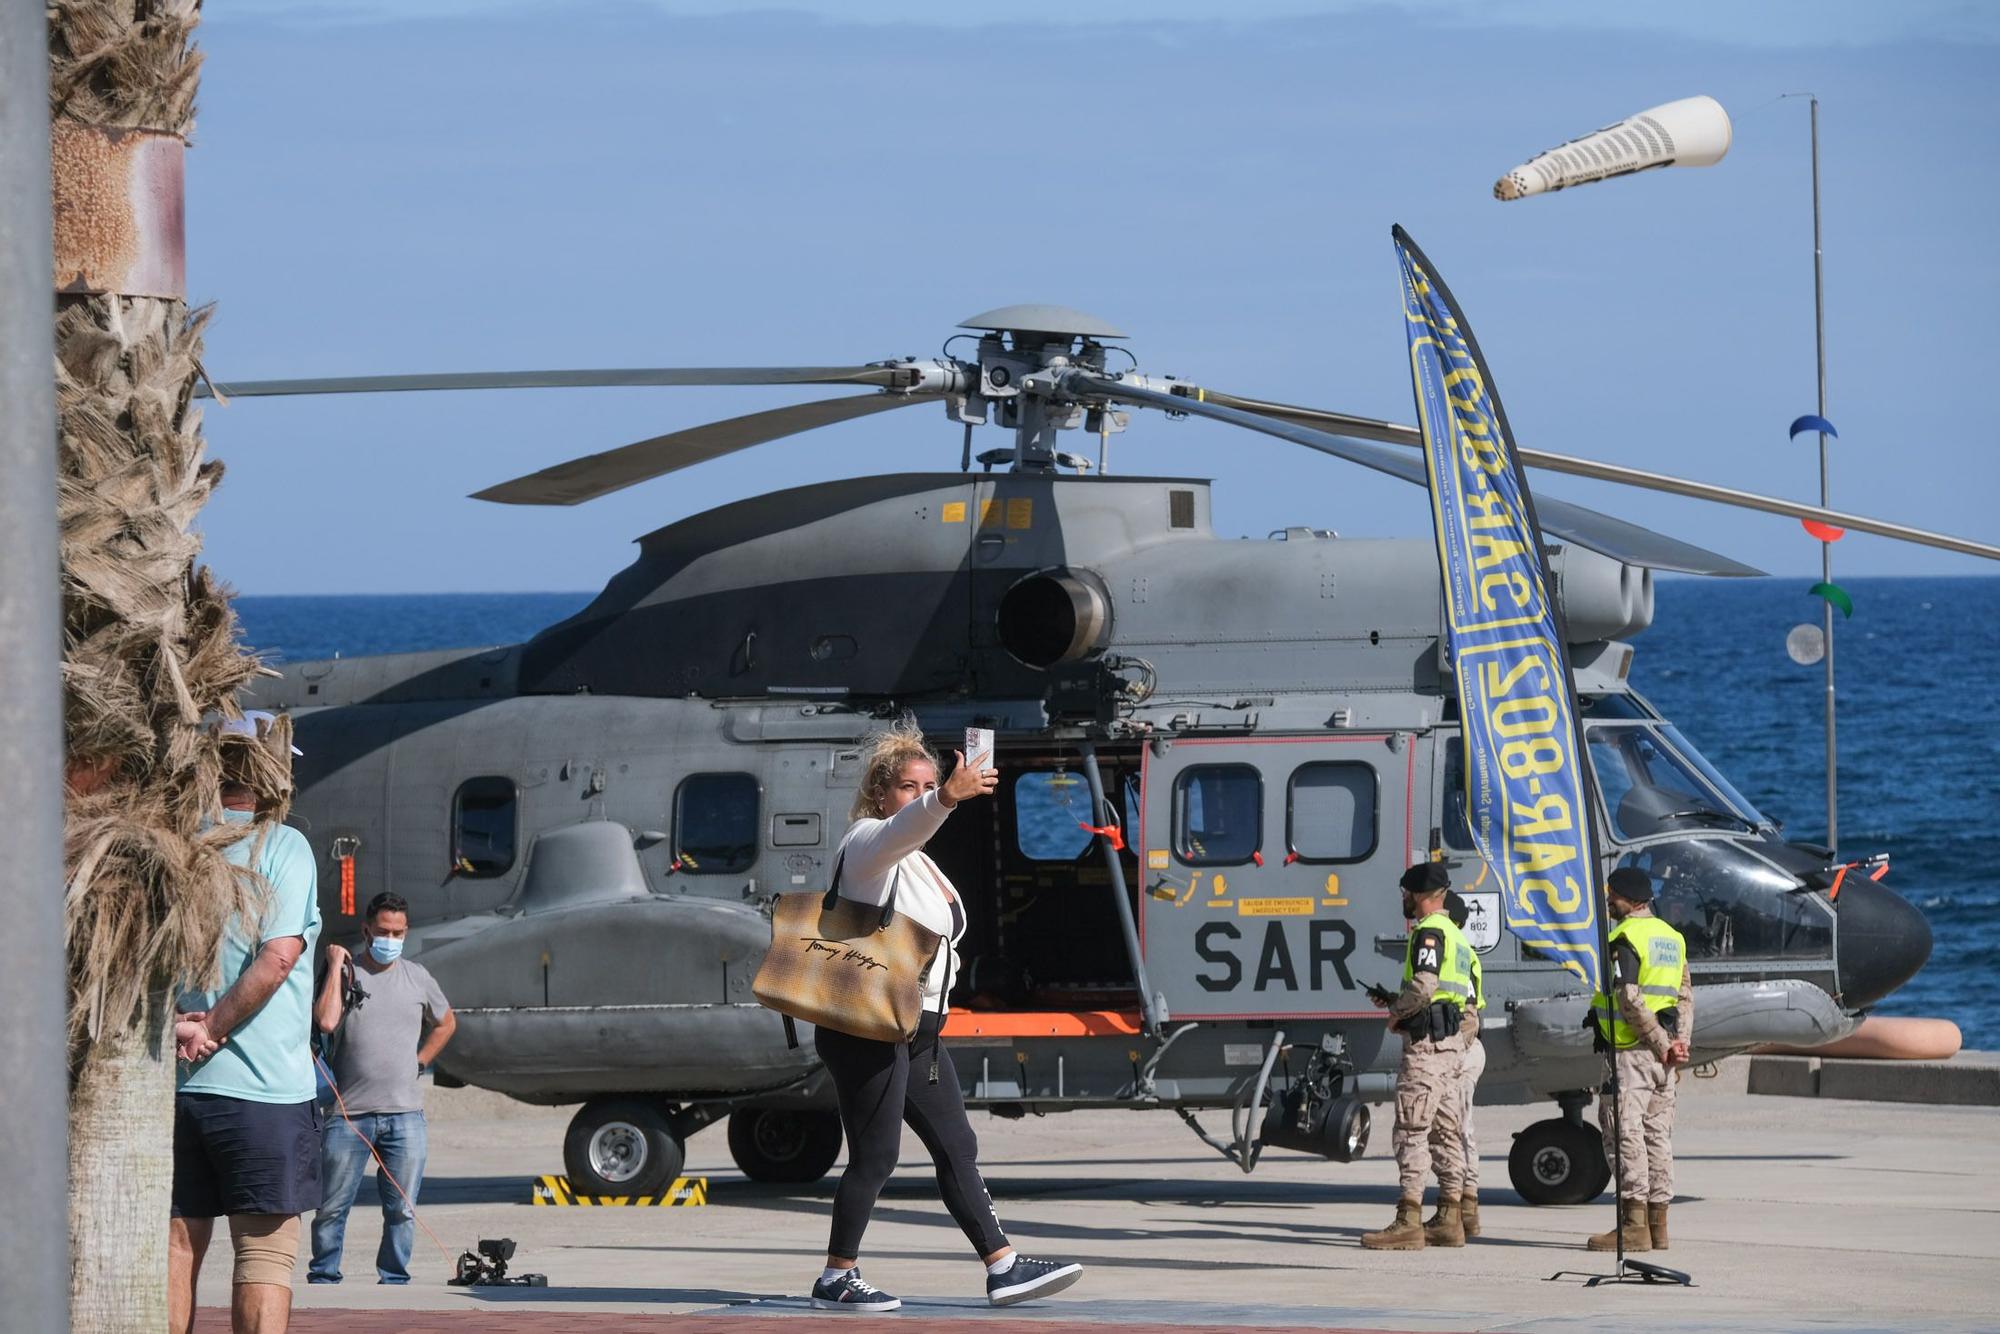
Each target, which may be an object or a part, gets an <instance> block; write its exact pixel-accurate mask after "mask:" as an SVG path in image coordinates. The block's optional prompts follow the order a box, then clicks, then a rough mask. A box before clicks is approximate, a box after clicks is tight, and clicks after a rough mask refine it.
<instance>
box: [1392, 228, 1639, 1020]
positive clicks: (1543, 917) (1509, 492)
mask: <svg viewBox="0 0 2000 1334" xmlns="http://www.w3.org/2000/svg"><path fill="white" fill-rule="evenodd" d="M1393 235H1394V237H1395V242H1396V254H1397V258H1398V259H1399V260H1400V261H1401V262H1402V268H1403V314H1404V317H1405V321H1406V323H1405V328H1406V331H1407V332H1408V334H1409V340H1410V378H1411V381H1412V383H1413V385H1414V387H1415V389H1416V398H1417V420H1418V423H1419V424H1420V426H1421V427H1422V429H1423V437H1424V471H1425V472H1426V474H1427V475H1428V479H1429V482H1430V495H1431V517H1432V519H1433V521H1434V523H1435V526H1436V530H1437V544H1438V566H1439V569H1440V571H1441V572H1442V573H1443V576H1444V605H1445V621H1446V627H1447V636H1446V640H1447V648H1448V650H1449V653H1450V658H1451V665H1452V670H1453V673H1454V674H1455V676H1456V677H1457V681H1458V702H1459V716H1460V719H1461V725H1462V726H1463V728H1464V736H1465V757H1466V763H1465V785H1466V793H1465V797H1466V803H1465V809H1466V816H1467V822H1468V823H1469V824H1470V825H1471V827H1472V837H1473V841H1474V843H1475V844H1477V845H1478V848H1479V852H1480V854H1481V855H1482V856H1484V857H1485V858H1486V860H1487V862H1488V863H1489V864H1490V865H1491V866H1492V867H1493V868H1494V871H1495V872H1496V873H1497V874H1498V876H1499V878H1500V884H1501V888H1502V890H1503V891H1504V893H1503V896H1502V897H1503V899H1504V901H1505V903H1506V915H1507V926H1508V928H1509V929H1510V930H1512V931H1513V932H1514V934H1515V935H1516V936H1518V937H1519V938H1520V939H1521V941H1522V943H1524V944H1527V945H1531V946H1533V947H1534V948H1535V949H1537V950H1539V951H1541V952H1542V953H1544V954H1547V955H1549V956H1550V957H1552V958H1555V959H1557V960H1558V961H1560V962H1561V963H1562V964H1563V966H1564V967H1566V968H1568V969H1569V970H1570V971H1572V972H1574V973H1575V974H1576V975H1577V977H1578V979H1579V980H1581V981H1583V982H1585V983H1588V984H1590V985H1592V986H1597V985H1599V983H1600V980H1601V979H1602V972H1603V957H1604V953H1603V924H1602V920H1601V919H1602V916H1603V914H1602V912H1601V910H1600V907H1599V899H1598V872H1597V865H1598V863H1597V856H1596V840H1595V839H1594V838H1593V837H1592V834H1591V813H1590V803H1589V801H1588V799H1587V794H1588V793H1589V791H1590V777H1589V774H1588V772H1587V764H1588V761H1587V759H1586V758H1585V756H1586V752H1585V750H1584V748H1583V745H1582V733H1581V730H1580V728H1579V727H1578V725H1577V708H1576V696H1575V691H1574V687H1573V686H1572V683H1571V679H1570V673H1569V654H1568V651H1567V650H1566V648H1565V647H1564V645H1565V642H1566V641H1565V636H1564V631H1563V624H1562V610H1561V608H1560V607H1559V606H1557V605H1556V604H1555V603H1554V602H1553V601H1552V600H1551V598H1550V596H1549V590H1550V587H1551V583H1552V581H1551V579H1550V577H1549V565H1548V553H1547V552H1545V551H1544V550H1543V549H1542V541H1541V530H1540V528H1539V527H1538V525H1537V524H1536V522H1535V507H1534V500H1533V499H1532V498H1531V497H1530V496H1529V494H1528V480H1527V478H1526V477H1525V476H1523V475H1522V471H1521V463H1520V459H1519V458H1518V457H1517V456H1516V455H1515V453H1514V444H1513V433H1512V432H1511V431H1509V430H1508V429H1507V418H1506V414H1505V413H1504V412H1503V411H1502V410H1501V407H1500V397H1499V394H1498V393H1497V392H1496V391H1495V390H1494V388H1493V380H1492V376H1491V375H1490V374H1489V373H1488V372H1487V369H1486V362H1485V360H1484V358H1482V357H1481V356H1480V355H1479V345H1478V344H1477V343H1475V342H1474V341H1473V338H1472V330H1471V329H1470V328H1469V327H1467V325H1466V323H1465V319H1464V317H1463V316H1462V315H1461V314H1460V312H1459V309H1458V303H1457V302H1455V301H1453V300H1452V297H1451V293H1450V292H1449V291H1448V290H1446V288H1445V285H1444V284H1443V283H1442V282H1441V281H1439V279H1438V277H1437V273H1436V271H1435V270H1434V269H1432V267H1431V264H1430V261H1429V260H1427V259H1426V258H1424V254H1423V252H1422V251H1421V250H1419V249H1417V247H1416V243H1415V242H1413V241H1411V240H1410V238H1409V236H1408V234H1407V233H1405V232H1404V231H1403V229H1402V228H1401V227H1397V228H1395V229H1394V232H1393Z"/></svg>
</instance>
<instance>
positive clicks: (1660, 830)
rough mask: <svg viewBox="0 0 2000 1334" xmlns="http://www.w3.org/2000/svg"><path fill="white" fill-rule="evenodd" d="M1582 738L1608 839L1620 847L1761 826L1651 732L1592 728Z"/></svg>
mask: <svg viewBox="0 0 2000 1334" xmlns="http://www.w3.org/2000/svg"><path fill="white" fill-rule="evenodd" d="M1587 735H1588V737H1589V740H1590V760H1591V767H1592V769H1593V770H1594V772H1595V773H1596V775H1597V788H1598V792H1599V793H1600V794H1601V795H1602V797H1603V799H1604V809H1605V812H1606V813H1607V814H1608V815H1609V816H1610V822H1611V833H1612V836H1613V837H1615V838H1617V839H1619V840H1620V841H1621V842H1626V843H1631V842H1636V841H1637V840H1639V839H1644V838H1651V837H1653V836H1655V835H1658V834H1664V833H1671V832H1674V831H1677V830H1688V829H1716V830H1731V829H1733V830H1738V831H1743V830H1749V829H1754V828H1756V827H1757V825H1758V824H1759V823H1760V822H1761V819H1762V817H1760V816H1758V815H1757V814H1756V812H1755V810H1754V808H1753V809H1750V810H1749V811H1748V812H1747V813H1746V812H1745V811H1743V810H1738V809H1737V808H1736V805H1735V803H1733V802H1731V801H1730V800H1728V799H1727V798H1725V797H1724V796H1723V795H1722V794H1721V793H1719V792H1718V791H1717V790H1716V789H1715V788H1713V787H1711V786H1710V785H1709V783H1708V782H1707V781H1706V779H1705V777H1704V776H1703V775H1702V774H1701V772H1700V771H1698V770H1697V769H1696V767H1695V766H1694V765H1693V764H1692V763H1691V762H1690V761H1689V760H1687V759H1685V758H1683V757H1682V756H1681V755H1680V754H1679V753H1677V752H1676V750H1675V748H1674V747H1673V746H1672V745H1671V744H1670V743H1669V742H1668V740H1667V738H1666V737H1665V736H1662V735H1661V734H1660V733H1659V732H1656V731H1654V730H1653V729H1652V728H1651V727H1619V726H1609V727H1606V726H1592V727H1591V728H1590V729H1589V731H1588V733H1587ZM1743 804H1744V805H1745V806H1746V807H1747V806H1748V803H1747V802H1746V803H1743Z"/></svg>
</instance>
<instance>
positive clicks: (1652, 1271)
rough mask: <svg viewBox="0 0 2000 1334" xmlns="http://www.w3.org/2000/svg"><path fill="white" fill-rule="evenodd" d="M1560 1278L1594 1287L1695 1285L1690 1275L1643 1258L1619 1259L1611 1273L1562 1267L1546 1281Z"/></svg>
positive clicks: (1685, 1286)
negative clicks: (1616, 1266) (1632, 1284)
mask: <svg viewBox="0 0 2000 1334" xmlns="http://www.w3.org/2000/svg"><path fill="white" fill-rule="evenodd" d="M1562 1278H1580V1279H1582V1280H1583V1281H1584V1282H1583V1286H1584V1287H1586V1288H1594V1287H1596V1286H1597V1285H1598V1284H1600V1283H1645V1284H1648V1285H1653V1284H1666V1285H1668V1286H1671V1287H1682V1288H1691V1287H1693V1286H1694V1285H1695V1283H1694V1279H1693V1277H1692V1276H1690V1275H1688V1274H1684V1273H1682V1272H1681V1271H1680V1270H1678V1269H1669V1268H1667V1267H1666V1266H1665V1265H1653V1264H1647V1263H1646V1262H1645V1261H1644V1260H1620V1261H1619V1262H1618V1270H1617V1272H1616V1273H1612V1274H1592V1273H1588V1272H1586V1271H1584V1270H1581V1269H1564V1270H1561V1271H1559V1272H1557V1273H1554V1274H1550V1275H1549V1277H1548V1282H1550V1283H1553V1282H1555V1281H1556V1280H1557V1279H1562Z"/></svg>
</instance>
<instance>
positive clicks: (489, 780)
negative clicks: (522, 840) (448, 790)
mask: <svg viewBox="0 0 2000 1334" xmlns="http://www.w3.org/2000/svg"><path fill="white" fill-rule="evenodd" d="M514 807H515V799H514V780H513V779H511V778H500V777H486V778H468V779H466V780H465V781H464V782H463V783H460V784H459V785H458V794H457V795H456V796H454V797H453V798H452V799H451V865H452V870H453V871H454V872H456V873H457V874H458V875H461V876H464V877H466V878H467V879H470V880H490V879H492V878H493V877H494V876H498V875H505V874H507V872H508V871H510V870H512V869H513V867H514V841H515V822H514Z"/></svg>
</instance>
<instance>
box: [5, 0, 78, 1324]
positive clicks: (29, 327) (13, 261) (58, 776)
mask: <svg viewBox="0 0 2000 1334" xmlns="http://www.w3.org/2000/svg"><path fill="white" fill-rule="evenodd" d="M44 22H45V19H44V16H43V8H42V6H41V5H40V4H36V3H32V0H5V3H0V830H4V831H5V834H6V841H7V845H8V850H7V855H6V856H5V857H0V910H4V912H5V913H6V920H7V929H6V930H4V931H0V1015H5V1016H6V1022H4V1023H0V1070H5V1071H6V1072H7V1092H6V1094H5V1095H4V1097H0V1109H4V1111H5V1118H6V1124H7V1133H6V1135H5V1137H4V1139H0V1145H4V1147H0V1180H5V1181H6V1183H7V1189H8V1203H7V1208H6V1209H4V1210H0V1256H5V1257H6V1261H5V1263H6V1265H7V1271H8V1282H7V1316H6V1325H7V1328H9V1329H19V1330H33V1331H50V1334H54V1332H55V1331H60V1330H67V1329H68V1328H69V1229H68V1228H67V1227H66V1226H65V1225H64V1219H66V1218H67V1217H68V1215H69V1180H68V1177H69V1170H68V1163H69V1121H68V1115H69V1109H68V1099H67V1097H66V1091H67V1089H68V1086H69V1077H68V1072H67V1069H66V1062H65V1053H64V1044H63V1019H64V1005H65V991H66V987H65V984H64V979H63V842H62V840H63V769H62V748H63V734H62V682H61V676H60V672H61V665H62V605H61V582H60V574H59V567H58V564H57V560H58V556H57V551H58V548H57V536H56V475H55V474H56V407H55V373H54V371H53V370H52V368H51V367H52V358H53V356H54V351H55V328H54V311H55V279H54V274H55V260H54V257H53V254H52V251H51V245H50V240H49V197H50V196H49V84H48V77H49V71H48V34H47V32H46V30H45V28H44V26H43V25H44Z"/></svg>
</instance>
